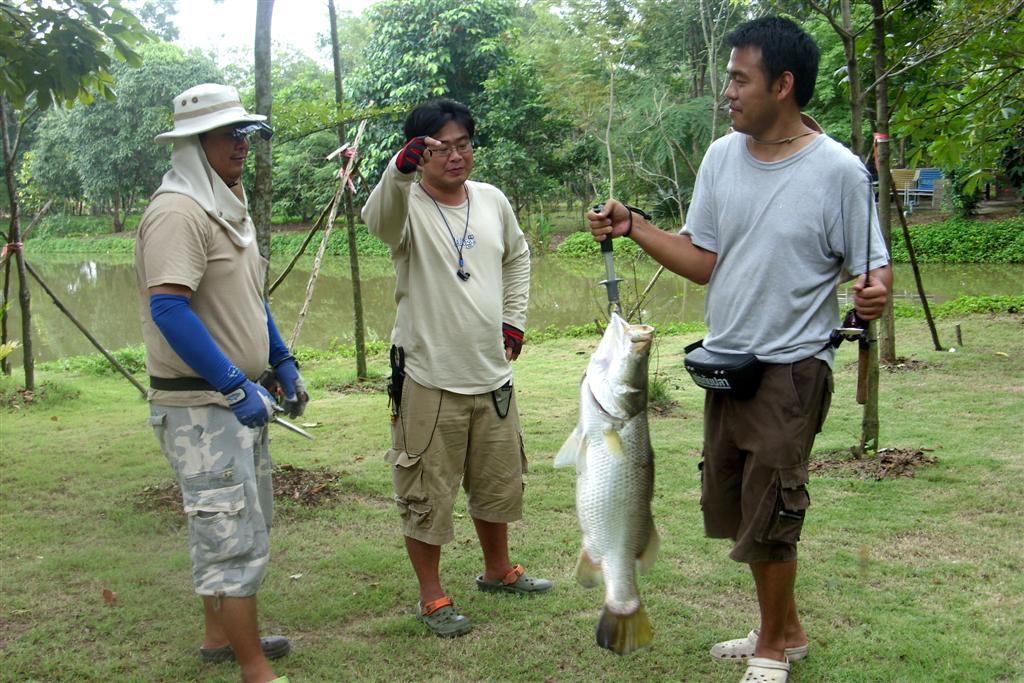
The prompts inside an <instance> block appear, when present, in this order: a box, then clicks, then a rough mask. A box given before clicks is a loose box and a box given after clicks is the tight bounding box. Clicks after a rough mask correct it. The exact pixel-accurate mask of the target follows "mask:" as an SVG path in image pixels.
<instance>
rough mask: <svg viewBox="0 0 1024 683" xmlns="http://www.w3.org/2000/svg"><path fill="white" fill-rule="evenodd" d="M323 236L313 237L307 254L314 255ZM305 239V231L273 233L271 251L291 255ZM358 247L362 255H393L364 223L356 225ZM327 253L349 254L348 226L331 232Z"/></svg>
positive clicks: (321, 234) (320, 234) (307, 248)
mask: <svg viewBox="0 0 1024 683" xmlns="http://www.w3.org/2000/svg"><path fill="white" fill-rule="evenodd" d="M322 236H323V233H320V232H318V233H317V234H316V235H315V236H314V237H313V240H312V241H311V242H310V243H309V246H308V247H306V253H307V254H309V255H313V254H315V253H316V250H317V248H318V247H319V245H320V239H321V237H322ZM304 239H306V233H304V232H287V233H278V234H275V235H272V236H271V238H270V251H271V253H274V254H288V255H289V256H290V255H291V254H294V253H295V252H297V251H298V250H299V247H300V246H302V241H303V240H304ZM356 249H357V250H358V251H359V254H360V255H366V256H390V255H391V250H389V249H388V246H387V245H386V244H384V243H383V242H381V241H380V240H379V239H377V238H376V237H374V236H373V235H371V234H370V233H369V231H367V229H366V226H365V225H362V224H359V225H356ZM326 253H328V254H331V255H335V256H337V255H342V254H346V255H347V254H348V234H347V228H345V227H344V226H338V227H336V228H335V229H334V231H333V232H332V233H331V239H330V240H328V242H327V252H326Z"/></svg>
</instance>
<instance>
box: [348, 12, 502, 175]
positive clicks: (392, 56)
mask: <svg viewBox="0 0 1024 683" xmlns="http://www.w3.org/2000/svg"><path fill="white" fill-rule="evenodd" d="M515 8H516V4H515V2H513V0H383V1H382V2H378V3H377V4H375V5H373V6H371V7H370V9H369V10H368V11H367V18H368V19H369V22H370V40H369V43H368V44H367V46H366V50H365V52H364V61H363V63H362V64H361V65H360V67H359V69H357V71H356V74H355V75H354V76H353V78H352V79H351V81H350V84H349V85H348V89H349V90H350V91H351V92H352V93H353V101H354V102H355V103H356V105H357V106H358V107H366V106H368V105H369V104H370V103H374V104H375V105H376V106H377V107H380V108H383V109H385V110H387V111H389V112H391V114H390V116H388V117H386V118H385V117H382V118H381V119H378V120H377V121H375V122H374V123H373V125H372V126H371V127H370V128H369V129H368V130H367V134H366V136H365V137H364V139H363V145H362V156H363V165H362V169H363V174H364V175H366V176H367V179H368V180H369V182H370V184H371V185H372V184H373V183H374V182H375V180H376V178H377V177H378V175H379V172H380V168H381V167H382V166H383V163H384V162H385V161H386V160H387V159H388V158H390V156H391V155H392V154H394V153H395V152H396V151H397V150H398V147H399V145H400V144H401V142H403V140H402V134H401V129H402V122H403V121H404V118H405V115H406V113H407V112H408V111H409V110H410V109H412V107H414V106H415V105H417V104H419V103H420V102H422V101H423V100H426V99H428V98H430V97H439V96H445V97H451V98H452V99H455V100H458V101H460V102H462V103H463V104H466V105H467V106H469V107H470V109H471V110H475V108H476V105H477V98H478V96H479V95H480V93H481V92H482V91H483V83H484V81H486V80H487V78H489V77H490V76H491V74H492V73H494V72H495V71H496V70H497V69H498V68H500V67H501V66H502V65H503V64H505V63H506V62H507V61H508V60H509V45H510V43H511V41H512V39H513V34H512V32H511V29H512V19H513V15H514V12H515Z"/></svg>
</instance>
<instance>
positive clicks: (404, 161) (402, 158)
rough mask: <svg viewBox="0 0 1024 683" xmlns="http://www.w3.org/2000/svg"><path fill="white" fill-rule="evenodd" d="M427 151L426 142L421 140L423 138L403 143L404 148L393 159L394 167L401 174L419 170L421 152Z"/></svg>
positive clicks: (421, 157)
mask: <svg viewBox="0 0 1024 683" xmlns="http://www.w3.org/2000/svg"><path fill="white" fill-rule="evenodd" d="M426 149H427V142H426V140H424V139H423V136H422V135H420V136H418V137H415V138H413V139H412V140H409V142H407V143H405V147H403V148H402V151H401V152H399V153H398V157H397V158H395V166H397V167H398V170H399V171H401V172H402V173H412V172H413V171H415V170H416V169H417V168H419V165H420V160H421V159H423V152H425V151H426Z"/></svg>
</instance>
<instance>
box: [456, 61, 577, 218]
mask: <svg viewBox="0 0 1024 683" xmlns="http://www.w3.org/2000/svg"><path fill="white" fill-rule="evenodd" d="M538 78H539V75H538V73H537V70H536V69H535V68H534V65H533V64H532V63H530V62H526V61H518V60H516V61H509V62H508V63H506V64H505V65H504V66H502V67H500V68H499V69H497V70H496V71H495V72H494V74H493V75H492V76H491V78H489V79H487V80H486V81H485V82H484V92H483V93H482V94H481V95H480V98H479V102H480V105H479V106H478V108H477V120H478V121H480V124H479V125H478V128H477V137H478V138H479V139H480V140H481V142H482V146H481V149H480V151H479V152H478V153H477V154H476V158H475V160H476V163H477V168H478V172H477V176H478V177H479V178H480V179H482V180H485V181H488V182H491V183H493V184H495V185H497V186H498V187H500V188H501V189H502V190H503V191H504V192H505V194H507V195H508V196H509V197H510V199H511V200H512V205H513V207H514V208H515V210H516V212H517V213H521V212H522V210H523V209H524V208H525V207H526V206H527V205H528V204H530V203H531V200H534V201H535V200H536V199H538V198H541V197H544V196H546V195H548V194H549V193H550V192H551V191H552V190H553V189H555V188H556V187H557V182H558V178H560V177H561V176H562V175H563V174H564V173H565V172H566V171H567V170H568V169H567V168H566V163H565V161H564V158H560V154H559V153H560V152H561V151H563V150H564V148H565V145H564V143H565V141H566V140H567V139H568V138H569V136H570V134H571V132H572V126H571V124H570V123H569V121H567V120H566V119H564V118H562V117H560V116H559V115H557V114H556V113H555V112H553V111H552V110H551V108H550V107H548V105H547V103H546V102H545V101H544V98H543V97H542V96H541V93H540V91H539V90H538V89H537V88H536V87H535V84H536V82H537V80H538Z"/></svg>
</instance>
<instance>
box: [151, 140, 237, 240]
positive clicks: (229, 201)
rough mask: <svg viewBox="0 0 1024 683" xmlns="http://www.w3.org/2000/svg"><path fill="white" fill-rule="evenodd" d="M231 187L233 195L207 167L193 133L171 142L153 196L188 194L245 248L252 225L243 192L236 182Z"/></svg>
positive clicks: (208, 163)
mask: <svg viewBox="0 0 1024 683" xmlns="http://www.w3.org/2000/svg"><path fill="white" fill-rule="evenodd" d="M235 188H236V189H237V190H238V192H237V194H236V192H235V190H233V189H232V188H230V187H228V186H227V185H226V184H225V183H224V181H223V180H221V177H220V176H219V175H217V172H216V171H214V170H213V167H212V166H210V162H209V161H207V159H206V153H205V152H204V151H203V147H202V145H201V144H200V143H199V137H198V136H196V135H193V136H190V137H187V138H181V139H179V140H175V141H174V148H173V150H172V151H171V170H170V171H168V172H167V173H165V174H164V178H163V182H161V183H160V187H158V188H157V190H156V192H154V193H153V198H156V197H157V196H158V195H161V194H164V193H167V192H173V193H176V194H183V195H185V196H187V197H191V198H192V199H193V200H195V202H196V203H197V204H199V206H201V207H202V209H203V211H205V212H206V213H207V215H208V216H209V217H210V218H212V219H213V220H215V221H217V223H219V224H220V225H221V226H222V227H223V228H224V229H225V230H226V231H227V233H228V236H229V237H230V238H231V241H232V242H234V243H235V244H236V245H238V246H239V247H247V246H249V245H250V244H252V241H253V239H254V238H255V237H256V228H255V226H253V224H252V220H251V219H250V218H249V212H248V207H247V206H246V204H247V203H246V198H245V191H244V190H242V186H241V185H240V184H239V185H236V186H235Z"/></svg>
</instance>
